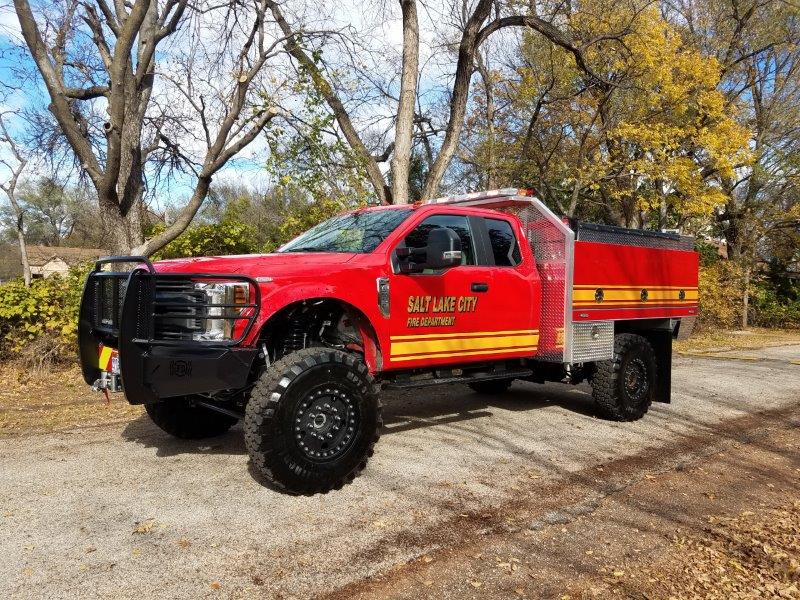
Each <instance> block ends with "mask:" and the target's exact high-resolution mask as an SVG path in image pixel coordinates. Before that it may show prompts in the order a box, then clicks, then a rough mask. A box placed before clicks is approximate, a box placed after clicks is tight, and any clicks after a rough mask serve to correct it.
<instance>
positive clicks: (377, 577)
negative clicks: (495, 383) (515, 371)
mask: <svg viewBox="0 0 800 600" xmlns="http://www.w3.org/2000/svg"><path fill="white" fill-rule="evenodd" d="M798 359H800V346H783V347H778V348H770V349H765V350H761V351H758V350H748V351H746V352H740V353H723V355H714V356H702V357H700V356H691V357H682V358H676V359H675V370H674V385H673V389H674V392H673V403H672V404H670V405H655V406H654V407H653V409H652V410H651V412H650V413H649V414H648V416H647V417H646V418H645V419H643V420H642V421H639V422H636V423H624V424H618V423H610V422H607V421H603V420H600V419H598V418H597V417H596V416H595V413H594V409H593V406H592V403H591V399H590V397H589V390H588V388H587V387H584V386H580V387H566V386H559V385H547V386H537V385H534V384H527V383H516V384H515V385H514V386H513V388H512V390H511V392H509V393H508V394H506V395H504V396H502V397H498V398H488V399H487V398H486V397H484V396H479V395H476V394H474V393H472V392H470V391H469V390H468V389H467V388H464V387H460V386H453V387H449V388H440V389H431V390H426V391H422V392H420V391H416V392H413V393H405V394H395V395H390V396H388V397H386V402H385V404H386V415H385V416H386V419H385V420H386V430H385V432H384V436H383V437H382V438H381V441H380V443H379V445H378V448H377V451H376V454H375V457H374V458H373V460H372V461H371V462H370V465H369V467H368V468H367V470H366V472H365V473H364V475H363V476H362V477H361V478H359V479H358V480H357V481H356V482H355V483H354V484H353V485H350V486H348V487H346V488H345V489H343V490H342V491H340V492H335V493H332V494H329V495H326V496H317V497H313V498H293V497H289V496H283V495H280V494H278V493H276V492H274V491H272V490H270V489H267V488H264V487H261V486H260V485H258V484H257V483H256V482H255V480H254V479H253V478H252V477H251V476H250V474H249V473H248V470H247V456H246V453H245V450H244V445H243V442H242V438H241V435H240V431H239V430H238V429H235V430H234V431H232V432H231V433H230V434H228V435H226V436H224V437H222V438H218V439H215V440H211V441H208V442H203V443H189V442H181V441H176V440H173V439H170V438H168V437H167V436H166V435H165V434H163V433H161V432H160V431H159V430H157V429H156V428H155V427H154V426H152V425H151V424H150V423H149V421H147V420H146V418H145V417H140V418H137V419H135V420H133V421H131V422H129V423H126V424H122V425H108V426H102V427H96V428H87V429H80V430H72V431H67V432H61V433H51V434H42V435H32V436H27V437H18V436H17V437H8V438H4V439H0V524H1V525H2V532H3V535H2V537H0V556H2V557H3V560H2V561H0V596H2V597H16V598H27V597H48V598H72V597H76V596H81V597H101V596H102V597H109V596H113V597H115V598H142V597H156V596H158V597H170V598H197V597H214V598H216V597H223V598H227V597H244V596H250V597H252V596H253V595H256V596H261V597H297V598H308V597H311V596H321V595H332V596H334V597H336V596H340V597H350V596H354V595H363V596H364V597H370V596H408V597H419V596H421V595H425V594H426V593H428V594H429V595H431V596H432V597H442V596H449V597H453V598H462V597H482V596H485V597H493V596H500V597H510V596H514V595H517V596H525V597H561V596H562V595H563V594H564V593H568V594H569V593H573V594H574V593H575V591H574V589H573V588H571V587H570V585H578V588H577V589H578V590H581V589H594V588H596V589H597V590H599V591H598V593H599V594H600V595H603V594H604V593H606V592H608V590H612V591H614V590H617V591H618V590H619V589H620V588H618V587H617V588H612V587H609V586H606V587H603V586H602V585H600V586H599V587H598V586H596V585H595V583H594V579H592V578H599V579H598V581H600V582H601V583H602V581H603V577H604V574H603V573H602V572H601V571H599V569H609V568H610V569H612V571H609V573H610V574H608V577H612V578H614V577H619V576H616V575H614V573H615V572H617V571H613V569H614V568H616V565H615V564H612V563H613V562H614V561H617V560H618V561H624V560H633V559H634V558H636V557H635V556H633V554H632V553H633V552H634V550H633V549H632V548H631V547H629V544H628V543H627V541H626V539H627V538H626V537H625V535H624V534H623V533H621V530H620V529H613V531H614V539H613V540H612V539H611V537H607V536H610V535H611V534H610V533H609V532H611V531H612V529H609V528H606V527H601V526H599V524H600V523H602V522H604V521H602V519H603V518H606V519H607V520H606V521H605V523H609V522H611V521H613V522H614V527H615V528H622V529H624V530H625V531H627V532H628V533H630V532H631V531H633V530H634V529H635V530H637V531H638V530H639V528H640V527H642V523H645V522H648V523H649V522H651V521H653V522H655V521H657V522H658V524H659V525H658V526H656V525H654V526H653V527H652V532H651V534H652V535H651V538H649V539H645V540H644V541H643V542H642V544H643V547H642V549H640V550H639V551H638V552H639V553H641V552H645V553H648V552H649V553H651V554H652V556H653V557H655V558H653V560H656V558H657V556H658V553H659V552H660V551H664V550H666V549H667V548H668V546H669V544H670V543H672V541H671V539H670V538H669V537H668V536H667V535H666V534H665V533H664V532H665V531H667V530H669V528H670V527H672V529H675V527H684V528H685V527H687V525H688V526H691V523H693V522H694V521H692V519H695V520H700V519H702V518H704V515H705V514H707V513H706V512H704V511H703V510H702V506H703V505H702V502H704V501H709V502H711V501H712V500H711V498H709V497H707V496H705V495H704V494H705V493H706V492H705V491H703V492H700V491H699V490H701V488H702V490H706V488H708V487H709V486H710V485H711V484H712V483H714V482H712V481H710V480H709V477H708V475H707V474H708V472H710V471H711V470H713V469H712V466H711V462H712V461H714V460H718V459H720V457H721V456H722V457H724V456H734V455H735V453H736V452H739V453H740V454H741V458H740V459H738V460H736V461H733V462H732V463H731V464H729V465H727V467H726V469H727V471H730V470H731V469H736V468H739V469H741V470H742V477H744V478H745V480H746V478H747V477H750V478H751V479H752V480H753V481H754V482H755V481H756V480H758V477H759V476H760V477H762V480H760V481H761V484H763V486H766V485H767V483H769V484H770V485H771V486H772V487H764V494H765V497H767V496H768V497H770V498H772V500H774V502H780V500H781V498H786V499H789V498H794V499H800V493H799V492H798V478H797V475H798V473H800V471H797V470H796V469H797V468H798V467H800V463H798V462H797V461H798V444H800V435H796V434H797V431H798V429H797V427H798V424H800V365H798V364H795V363H796V362H797V361H798ZM764 440H782V442H781V443H777V442H775V443H773V444H772V446H768V445H766V443H761V442H762V441H764ZM776 443H777V446H776V445H775V444H776ZM751 446H752V447H751ZM759 452H761V453H762V455H758V456H759V458H758V460H756V455H757V453H759ZM746 458H752V461H750V462H748V461H747V460H745V459H746ZM758 461H760V462H758ZM705 463H708V465H707V468H705V467H703V465H704V464H705ZM687 465H688V467H687ZM758 465H760V466H758ZM770 465H772V466H774V467H775V473H772V472H771V471H770V468H768V467H770ZM698 468H699V469H700V471H695V469H698ZM745 469H748V470H747V471H745ZM727 471H726V470H724V469H722V468H721V467H720V469H719V473H723V472H727ZM676 473H677V474H679V475H678V476H679V477H681V478H682V479H681V482H680V483H679V482H678V481H677V480H676V481H672V482H671V483H670V484H669V485H672V486H673V490H677V491H673V492H671V493H668V492H667V491H666V490H669V489H670V488H669V487H668V485H667V483H666V481H667V479H669V478H670V477H675V476H676ZM692 474H693V475H692ZM759 474H760V475H759ZM742 477H740V478H738V479H737V481H739V480H740V479H742ZM651 481H655V482H656V483H659V484H663V485H665V486H667V487H664V488H662V493H661V494H660V495H658V494H657V495H655V496H653V495H648V494H646V493H641V494H639V495H638V496H636V497H637V498H638V500H637V502H638V504H637V505H636V506H637V507H638V509H637V510H640V512H644V513H647V511H646V510H644V509H643V508H642V507H645V509H646V508H648V507H653V506H656V505H657V504H658V503H661V504H664V503H665V502H666V501H667V500H668V501H669V502H668V503H667V504H668V507H669V510H660V511H657V519H656V518H655V517H652V516H651V517H648V518H649V519H650V520H647V519H645V517H642V516H640V517H639V520H637V519H635V518H633V515H632V513H631V505H630V504H629V503H628V502H626V501H625V499H626V498H628V497H629V496H630V495H631V494H635V493H638V492H637V490H638V488H637V487H636V486H638V485H645V484H647V483H649V482H651ZM717 483H718V484H719V488H720V489H717V490H716V491H708V492H707V493H709V494H712V495H714V496H715V498H716V497H720V496H722V495H724V493H725V490H728V489H734V488H733V483H734V480H733V479H731V480H730V481H728V482H727V483H726V482H725V481H724V479H719V480H718V481H717ZM715 485H716V484H715ZM753 485H754V486H755V483H754V484H753ZM693 487H694V488H696V489H694V491H693V492H692V490H691V488H693ZM737 489H738V490H739V491H737V492H736V493H735V494H733V496H732V498H731V500H730V503H729V505H726V506H727V510H734V511H735V510H737V509H739V508H741V506H740V505H744V504H747V502H752V501H753V500H752V498H753V497H754V495H753V494H749V493H747V489H749V488H747V486H745V487H744V488H743V487H742V485H741V484H739V487H738V488H737ZM753 489H755V487H754V488H753ZM684 493H685V494H684ZM681 494H684V495H685V498H684V496H682V495H681ZM695 496H698V497H695ZM681 498H684V500H681ZM703 499H705V500H703ZM680 502H684V505H681V504H680ZM648 503H649V504H648ZM661 504H659V506H661ZM681 506H684V507H683V508H680V507H681ZM689 507H694V508H693V509H692V510H689ZM761 508H765V507H761ZM767 508H768V507H767ZM603 511H607V513H605V512H603ZM615 511H616V512H615ZM651 513H652V511H651ZM651 513H647V514H651ZM603 515H606V516H605V517H604V516H603ZM628 516H630V517H631V518H630V519H629V521H630V522H626V521H628V519H627V517H628ZM643 519H644V520H643ZM562 530H564V531H562ZM562 534H565V535H566V534H569V539H570V540H572V541H573V542H574V540H576V539H580V540H582V541H583V542H585V544H578V543H572V542H571V543H567V542H566V541H564V540H561V541H560V542H559V539H558V538H559V536H560V535H562ZM604 537H607V539H603V538H604ZM614 540H616V541H614ZM658 540H661V542H660V544H661V545H660V546H659V542H658ZM606 542H609V544H607V546H608V547H609V548H611V549H613V548H618V550H619V551H620V552H621V554H620V556H619V557H618V558H614V559H613V560H612V559H611V558H609V560H605V561H601V563H600V564H597V565H595V564H594V563H591V564H592V569H594V570H593V571H592V570H591V569H589V570H587V567H586V564H585V563H586V556H592V555H587V554H585V553H586V552H588V551H592V552H593V553H594V552H595V550H596V547H597V546H598V545H606ZM640 545H641V544H640ZM640 545H636V547H637V548H638V547H639V546H640ZM512 547H513V550H512ZM502 548H506V549H507V550H508V553H509V555H510V553H512V552H515V553H517V555H516V556H517V558H516V559H515V560H517V561H518V562H517V563H515V562H513V561H510V558H508V559H502V560H501V561H500V562H498V563H494V562H491V561H495V559H496V557H495V554H497V552H498V551H500V549H502ZM592 548H595V550H592ZM626 548H627V549H626ZM658 548H661V550H658ZM626 553H627V554H626ZM608 554H609V556H613V552H612V550H609V551H608ZM484 555H485V556H486V557H489V556H490V555H491V561H490V562H491V565H490V567H491V568H489V567H486V565H485V564H484V563H485V562H486V561H485V560H484ZM475 556H478V557H479V558H475ZM470 557H472V558H470ZM496 564H502V565H506V564H508V565H509V567H508V569H509V572H510V573H512V574H513V573H517V570H518V569H519V573H523V572H524V573H525V574H526V576H525V580H524V581H517V579H515V578H512V579H510V580H508V581H505V580H504V579H503V578H500V579H499V580H498V581H495V579H496V578H495V577H490V576H489V574H488V573H489V572H491V573H493V574H495V575H497V573H496V571H497V569H496V568H495V567H496ZM516 564H518V565H520V566H519V567H518V569H516V568H514V567H513V566H511V565H516ZM523 566H524V570H523ZM486 569H489V571H487V572H484V570H486ZM503 569H505V566H503ZM536 569H538V570H536ZM501 570H502V569H501ZM581 578H589V579H586V582H585V585H583V584H581V583H577V584H576V582H580V581H581ZM622 579H624V577H622ZM501 584H502V585H501ZM645 584H647V582H645ZM645 584H643V585H645ZM647 585H655V584H652V582H651V583H650V584H647ZM426 590H427V592H426ZM564 590H567V592H565V591H564ZM570 590H572V591H571V592H570ZM604 590H605V591H604ZM608 593H611V592H608ZM656 597H658V593H656Z"/></svg>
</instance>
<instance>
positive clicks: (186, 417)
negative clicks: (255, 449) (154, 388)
mask: <svg viewBox="0 0 800 600" xmlns="http://www.w3.org/2000/svg"><path fill="white" fill-rule="evenodd" d="M144 409H145V410H146V411H147V414H148V416H149V417H150V419H151V420H152V421H153V423H155V424H156V425H158V427H160V428H161V429H162V430H164V431H166V432H167V433H168V434H170V435H171V436H174V437H176V438H181V439H184V440H200V439H203V438H210V437H215V436H218V435H222V434H223V433H225V432H226V431H228V430H229V429H230V428H231V427H233V426H234V425H235V424H236V423H237V421H238V419H234V418H233V417H229V416H228V415H223V414H221V413H218V412H215V411H213V410H209V409H207V408H204V407H202V406H193V405H192V403H191V401H190V399H189V398H173V399H171V400H164V401H163V402H156V403H155V404H145V405H144Z"/></svg>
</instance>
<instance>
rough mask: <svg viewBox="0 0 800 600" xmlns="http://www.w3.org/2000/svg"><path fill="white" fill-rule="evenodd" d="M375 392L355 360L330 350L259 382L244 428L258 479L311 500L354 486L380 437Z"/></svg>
mask: <svg viewBox="0 0 800 600" xmlns="http://www.w3.org/2000/svg"><path fill="white" fill-rule="evenodd" d="M382 425H383V422H382V420H381V406H380V401H379V400H378V386H377V385H376V383H375V380H374V379H373V377H372V375H370V374H369V371H368V370H367V366H366V365H365V364H364V362H363V361H362V360H361V359H360V358H359V357H357V356H354V355H353V354H349V353H346V352H342V351H341V350H336V349H332V348H326V347H312V348H306V349H303V350H298V351H297V352H292V353H291V354H288V355H286V356H284V357H283V358H282V359H280V360H279V361H277V362H276V363H274V364H273V365H272V366H270V367H269V368H268V369H267V370H266V371H265V372H264V373H263V374H262V375H261V377H260V379H259V380H258V382H257V383H256V386H255V387H254V388H253V392H252V394H251V395H250V401H249V402H248V404H247V410H246V411H245V420H244V433H245V438H244V439H245V444H246V445H247V450H248V452H249V454H250V459H251V460H252V463H253V466H254V467H255V470H256V471H257V473H258V475H259V476H260V477H261V478H262V479H264V480H265V481H267V482H268V483H270V484H271V485H273V486H274V487H277V488H278V489H280V490H283V491H286V492H289V493H292V494H303V495H312V494H317V493H323V494H324V493H326V492H329V491H330V490H332V489H339V488H341V487H342V486H343V485H345V484H347V483H350V482H351V481H352V480H353V479H355V477H356V476H358V475H359V474H360V473H361V471H363V470H364V468H365V467H366V465H367V460H368V459H369V457H370V456H372V453H373V449H374V447H375V443H376V442H377V441H378V438H379V437H380V429H381V426H382Z"/></svg>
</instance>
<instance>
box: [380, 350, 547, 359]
mask: <svg viewBox="0 0 800 600" xmlns="http://www.w3.org/2000/svg"><path fill="white" fill-rule="evenodd" d="M511 352H536V346H520V347H517V348H503V349H500V350H471V351H469V352H437V353H435V354H415V355H413V356H398V357H395V356H393V357H392V362H402V361H408V360H422V359H426V358H449V357H451V356H474V355H478V354H510V353H511Z"/></svg>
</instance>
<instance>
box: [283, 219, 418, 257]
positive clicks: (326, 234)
mask: <svg viewBox="0 0 800 600" xmlns="http://www.w3.org/2000/svg"><path fill="white" fill-rule="evenodd" d="M410 214H411V209H386V210H365V211H358V212H352V213H346V214H343V215H338V216H336V217H333V218H332V219H328V220H327V221H323V222H322V223H320V224H319V225H317V226H316V227H313V228H311V229H309V230H308V231H306V232H305V233H303V234H301V235H299V236H298V237H296V238H294V239H293V240H292V241H291V242H289V243H288V244H286V245H285V246H282V247H281V248H279V249H278V252H357V253H367V252H372V251H373V250H375V248H377V247H378V245H379V244H380V243H381V242H382V241H383V240H385V239H386V237H387V236H388V235H389V234H390V233H392V232H393V231H394V230H395V229H397V226H398V225H400V223H402V222H403V221H405V220H406V218H407V217H408V215H410Z"/></svg>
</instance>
